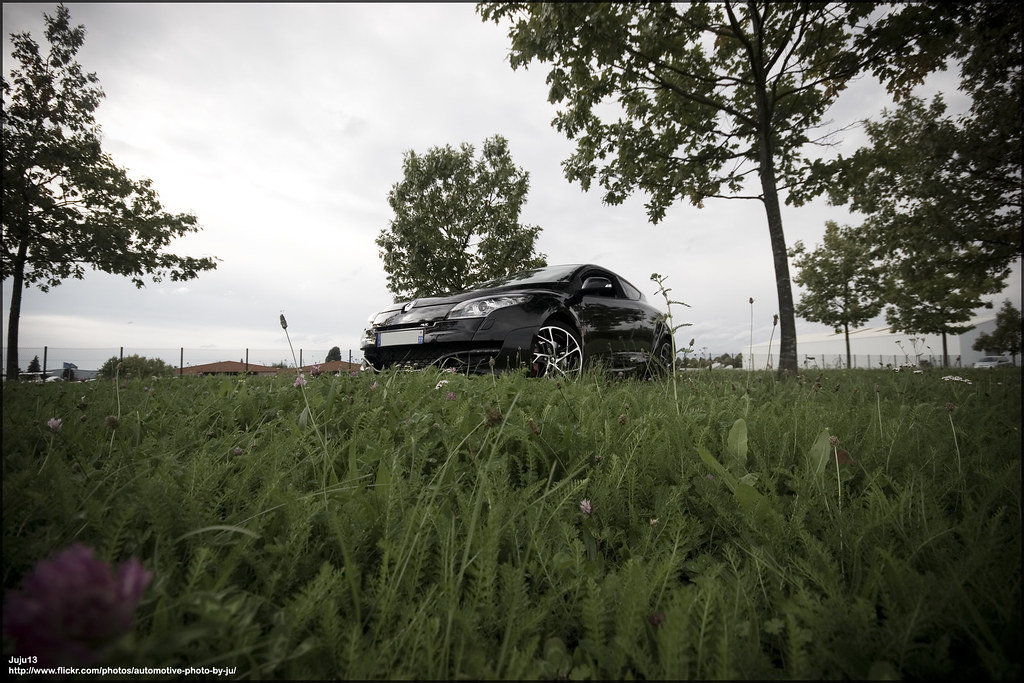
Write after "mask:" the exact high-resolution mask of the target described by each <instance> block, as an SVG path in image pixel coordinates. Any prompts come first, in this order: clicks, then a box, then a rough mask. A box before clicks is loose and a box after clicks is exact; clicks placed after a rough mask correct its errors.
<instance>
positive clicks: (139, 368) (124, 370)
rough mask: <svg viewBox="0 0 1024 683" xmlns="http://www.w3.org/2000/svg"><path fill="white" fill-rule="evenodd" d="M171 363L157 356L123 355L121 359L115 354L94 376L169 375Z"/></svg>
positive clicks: (107, 377) (136, 377) (144, 376)
mask: <svg viewBox="0 0 1024 683" xmlns="http://www.w3.org/2000/svg"><path fill="white" fill-rule="evenodd" d="M174 372H175V368H174V366H173V365H169V364H168V363H165V362H164V361H162V360H161V359H159V358H146V357H145V356H140V355H138V354H133V355H131V356H125V357H124V358H123V359H120V358H118V357H117V356H111V357H110V358H108V359H107V360H106V361H105V362H104V363H103V365H101V366H100V369H99V370H98V371H97V372H96V376H97V377H98V378H100V379H114V378H115V377H116V378H118V379H133V378H134V379H145V378H147V377H170V376H172V375H173V374H174Z"/></svg>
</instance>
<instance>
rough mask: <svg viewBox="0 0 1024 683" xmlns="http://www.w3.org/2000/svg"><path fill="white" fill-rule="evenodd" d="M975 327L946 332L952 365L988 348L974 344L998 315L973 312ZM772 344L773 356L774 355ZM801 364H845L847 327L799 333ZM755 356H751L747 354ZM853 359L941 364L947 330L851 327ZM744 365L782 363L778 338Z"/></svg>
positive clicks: (869, 364) (873, 363) (872, 363)
mask: <svg viewBox="0 0 1024 683" xmlns="http://www.w3.org/2000/svg"><path fill="white" fill-rule="evenodd" d="M969 324H971V325H974V328H973V329H971V330H969V331H967V332H964V333H963V334H960V335H955V334H948V335H946V352H947V355H948V357H949V367H951V368H958V367H964V368H969V367H971V365H972V364H973V363H974V361H976V360H978V359H979V358H981V357H982V356H984V355H985V354H984V353H982V352H981V351H975V350H974V349H972V348H971V347H972V346H973V345H974V342H975V340H977V338H978V335H980V334H982V333H989V334H991V333H992V332H993V331H994V330H995V328H996V316H995V315H987V316H980V317H977V318H973V319H971V320H970V321H969ZM769 348H770V354H771V355H770V358H769ZM796 352H797V364H798V365H799V366H800V367H801V368H808V369H810V368H821V369H824V368H845V367H846V335H845V334H843V333H842V332H839V333H835V332H821V333H817V334H799V335H797V339H796ZM747 355H749V356H750V362H748V361H747V358H746V356H747ZM850 364H851V367H854V368H884V367H899V366H901V365H920V366H927V365H930V366H933V367H942V335H938V334H907V333H905V332H893V331H892V330H890V329H889V327H862V328H860V329H857V330H850ZM743 366H744V367H745V368H748V369H753V370H764V369H765V368H772V369H774V368H778V367H779V339H778V336H777V335H776V337H775V339H774V340H773V341H771V342H770V343H769V342H767V341H766V342H763V343H761V344H755V345H754V346H753V347H751V349H750V351H749V353H745V354H744V358H743Z"/></svg>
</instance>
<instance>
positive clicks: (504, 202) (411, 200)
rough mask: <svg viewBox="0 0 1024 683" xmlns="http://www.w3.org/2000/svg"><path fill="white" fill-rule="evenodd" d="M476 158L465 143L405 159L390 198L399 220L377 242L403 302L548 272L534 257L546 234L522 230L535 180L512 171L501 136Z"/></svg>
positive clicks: (391, 283) (527, 228) (391, 284)
mask: <svg viewBox="0 0 1024 683" xmlns="http://www.w3.org/2000/svg"><path fill="white" fill-rule="evenodd" d="M473 154H474V149H473V147H472V146H471V145H469V144H465V143H464V144H462V145H461V147H460V148H459V149H458V150H456V149H453V148H452V147H451V146H450V145H448V146H445V147H434V148H432V149H430V150H429V151H427V153H426V154H423V155H420V154H417V153H416V152H414V151H409V152H407V153H406V154H405V161H404V163H403V170H404V177H403V178H402V180H401V181H400V182H398V183H396V184H395V185H394V186H393V187H392V188H391V192H390V193H389V194H388V204H389V205H390V206H391V209H392V210H393V211H394V212H395V218H394V219H393V220H392V221H391V225H390V227H389V228H388V229H385V230H382V231H381V233H380V235H379V236H378V238H377V245H378V246H379V247H380V256H381V258H382V259H383V261H384V270H385V271H387V273H388V277H387V280H388V289H389V290H391V292H392V293H394V294H395V297H396V300H400V299H403V298H412V297H417V296H424V295H427V294H436V293H439V292H455V291H460V290H464V289H468V288H470V287H473V286H475V285H477V284H480V283H481V282H484V281H486V280H489V279H491V278H494V277H498V276H501V275H507V274H509V273H513V272H516V271H517V270H523V269H528V268H535V267H538V266H542V265H544V263H545V261H544V255H543V254H541V255H535V254H534V243H535V241H536V239H537V235H538V233H540V228H539V227H536V226H528V225H521V224H520V223H519V213H520V211H521V210H522V207H523V203H524V202H525V201H526V193H527V191H528V190H529V187H530V182H529V174H528V173H526V172H525V171H523V170H522V169H519V168H516V166H515V165H514V164H513V163H512V157H511V155H510V153H509V149H508V142H507V141H506V140H505V138H503V137H501V136H500V135H496V136H494V137H492V138H489V139H488V140H485V141H484V146H483V149H482V151H481V156H480V157H479V158H477V159H474V157H473Z"/></svg>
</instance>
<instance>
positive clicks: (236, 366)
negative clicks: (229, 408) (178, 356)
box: [181, 360, 278, 375]
mask: <svg viewBox="0 0 1024 683" xmlns="http://www.w3.org/2000/svg"><path fill="white" fill-rule="evenodd" d="M277 371H278V368H275V367H271V366H269V365H256V364H255V363H249V364H248V365H247V364H245V363H242V362H241V361H237V360H222V361H218V362H216V363H204V364H202V365H189V366H188V367H186V368H182V369H181V374H183V375H227V374H245V373H246V372H248V373H250V374H256V375H273V374H276V373H277Z"/></svg>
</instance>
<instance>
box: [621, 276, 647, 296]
mask: <svg viewBox="0 0 1024 683" xmlns="http://www.w3.org/2000/svg"><path fill="white" fill-rule="evenodd" d="M619 284H620V285H622V291H623V292H624V293H625V295H626V298H627V299H631V300H632V301H639V300H640V299H642V298H643V294H641V293H640V290H639V289H637V288H636V287H634V286H633V285H631V284H629V283H628V282H626V281H625V280H622V279H620V280H619Z"/></svg>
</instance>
